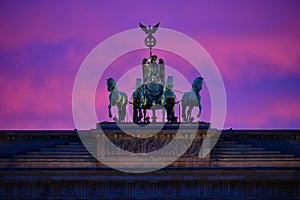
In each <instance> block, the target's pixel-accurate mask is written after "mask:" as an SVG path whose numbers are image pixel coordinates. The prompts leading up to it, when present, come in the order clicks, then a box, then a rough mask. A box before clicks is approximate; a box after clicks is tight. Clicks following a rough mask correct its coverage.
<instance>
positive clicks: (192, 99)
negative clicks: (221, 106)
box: [181, 77, 203, 122]
mask: <svg viewBox="0 0 300 200" xmlns="http://www.w3.org/2000/svg"><path fill="white" fill-rule="evenodd" d="M202 84H203V78H202V77H197V78H196V79H195V80H194V82H193V84H192V91H191V92H186V93H184V94H183V96H182V100H181V101H182V118H183V120H184V121H185V122H192V121H194V117H192V110H193V107H194V106H197V107H199V113H198V115H197V117H198V118H199V117H200V114H201V109H202V106H201V104H200V100H201V96H200V94H199V92H200V90H201V89H202ZM186 107H189V109H188V111H187V113H186ZM186 114H187V115H186Z"/></svg>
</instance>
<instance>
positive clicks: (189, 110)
mask: <svg viewBox="0 0 300 200" xmlns="http://www.w3.org/2000/svg"><path fill="white" fill-rule="evenodd" d="M193 107H194V106H192V105H190V106H189V109H188V111H187V119H188V121H189V122H192V121H193V120H194V118H193V117H192V110H193Z"/></svg>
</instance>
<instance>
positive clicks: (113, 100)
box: [106, 78, 128, 122]
mask: <svg viewBox="0 0 300 200" xmlns="http://www.w3.org/2000/svg"><path fill="white" fill-rule="evenodd" d="M106 86H107V91H108V92H110V94H109V105H108V113H109V117H110V118H112V114H111V107H112V106H115V105H116V106H117V107H118V114H119V117H118V118H114V120H115V121H120V122H122V121H124V119H125V116H126V106H127V104H128V97H127V94H126V93H125V92H119V91H118V88H117V84H116V81H115V80H114V79H113V78H108V79H106Z"/></svg>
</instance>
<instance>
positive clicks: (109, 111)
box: [108, 93, 112, 118]
mask: <svg viewBox="0 0 300 200" xmlns="http://www.w3.org/2000/svg"><path fill="white" fill-rule="evenodd" d="M108 116H109V118H112V114H111V93H110V94H109V104H108Z"/></svg>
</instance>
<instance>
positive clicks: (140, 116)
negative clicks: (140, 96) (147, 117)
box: [136, 103, 143, 122]
mask: <svg viewBox="0 0 300 200" xmlns="http://www.w3.org/2000/svg"><path fill="white" fill-rule="evenodd" d="M137 110H138V113H139V116H138V122H139V121H141V120H142V118H143V113H142V103H139V106H138V108H137ZM136 116H137V114H136Z"/></svg>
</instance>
